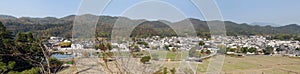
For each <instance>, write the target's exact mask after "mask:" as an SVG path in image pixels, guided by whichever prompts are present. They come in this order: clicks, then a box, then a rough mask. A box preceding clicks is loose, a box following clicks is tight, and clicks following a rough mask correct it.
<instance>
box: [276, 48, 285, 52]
mask: <svg viewBox="0 0 300 74" xmlns="http://www.w3.org/2000/svg"><path fill="white" fill-rule="evenodd" d="M283 50H284V49H281V48H277V49H276V51H277V52H280V51H283Z"/></svg>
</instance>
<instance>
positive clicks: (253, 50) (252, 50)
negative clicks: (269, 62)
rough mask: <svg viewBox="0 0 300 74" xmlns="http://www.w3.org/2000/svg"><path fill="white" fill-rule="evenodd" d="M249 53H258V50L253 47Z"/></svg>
mask: <svg viewBox="0 0 300 74" xmlns="http://www.w3.org/2000/svg"><path fill="white" fill-rule="evenodd" d="M248 52H250V53H254V52H255V53H256V52H257V49H256V48H254V47H251V48H249V49H248Z"/></svg>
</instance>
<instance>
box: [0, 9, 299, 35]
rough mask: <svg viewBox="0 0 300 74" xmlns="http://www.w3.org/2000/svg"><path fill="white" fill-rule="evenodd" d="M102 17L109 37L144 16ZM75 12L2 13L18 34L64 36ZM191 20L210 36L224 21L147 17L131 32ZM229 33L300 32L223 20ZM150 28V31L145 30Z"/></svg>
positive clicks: (155, 31) (166, 30)
mask: <svg viewBox="0 0 300 74" xmlns="http://www.w3.org/2000/svg"><path fill="white" fill-rule="evenodd" d="M80 16H95V15H89V14H87V15H80ZM97 17H100V19H99V21H98V24H97V33H98V36H103V37H107V36H109V35H110V33H111V30H112V27H113V24H114V23H115V21H116V20H117V19H122V20H123V21H122V22H121V23H122V24H125V25H128V26H130V25H131V24H133V23H136V22H140V21H145V20H132V19H129V18H126V17H112V16H97ZM74 18H75V15H70V16H66V17H63V18H55V17H45V18H31V17H20V18H16V17H13V16H9V15H0V21H1V22H2V23H3V24H4V25H5V26H6V27H7V29H8V30H10V31H11V32H13V34H16V33H17V32H28V31H31V32H33V33H34V34H35V35H36V36H63V37H71V34H72V33H71V32H72V23H73V20H74ZM188 20H189V21H191V23H192V24H193V26H194V28H195V30H196V32H197V34H198V35H199V36H208V35H209V28H208V26H207V23H206V22H215V23H218V22H221V21H202V20H199V19H194V18H187V19H184V20H182V21H178V22H168V21H165V20H160V21H145V22H143V23H141V24H139V26H138V27H136V28H135V29H134V31H133V32H132V36H151V35H162V36H173V35H175V32H174V31H173V30H172V29H171V28H170V27H169V26H167V24H170V25H176V26H177V27H186V25H185V24H184V23H183V22H186V21H188ZM224 23H225V26H226V30H227V31H226V32H227V35H274V34H292V35H299V34H300V26H299V25H297V24H290V25H286V26H281V27H272V26H257V25H256V26H253V25H249V24H238V23H235V22H231V21H224ZM145 31H147V32H145Z"/></svg>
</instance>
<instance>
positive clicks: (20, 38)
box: [0, 22, 62, 74]
mask: <svg viewBox="0 0 300 74" xmlns="http://www.w3.org/2000/svg"><path fill="white" fill-rule="evenodd" d="M41 42H42V41H40V40H39V39H35V38H34V36H33V34H32V33H30V32H29V33H22V32H19V33H18V34H17V35H16V36H13V35H12V34H11V32H9V31H7V30H6V27H4V25H3V24H2V23H1V22H0V72H1V74H3V73H4V74H38V73H43V74H50V73H55V72H57V71H58V68H59V67H60V66H61V64H62V63H61V62H60V61H58V60H57V59H55V58H50V53H49V52H47V50H45V49H44V47H43V45H42V43H41Z"/></svg>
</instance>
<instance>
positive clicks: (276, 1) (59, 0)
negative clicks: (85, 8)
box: [0, 0, 300, 26]
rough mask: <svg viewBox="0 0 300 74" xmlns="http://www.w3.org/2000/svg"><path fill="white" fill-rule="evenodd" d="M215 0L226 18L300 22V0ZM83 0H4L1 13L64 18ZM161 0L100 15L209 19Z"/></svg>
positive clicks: (174, 0)
mask: <svg viewBox="0 0 300 74" xmlns="http://www.w3.org/2000/svg"><path fill="white" fill-rule="evenodd" d="M148 1H149V0H148ZM150 1H154V0H150ZM215 1H216V4H217V5H218V7H219V9H220V12H221V15H222V16H223V19H224V20H226V21H234V22H237V23H254V22H261V23H273V24H276V25H274V26H278V25H280V26H281V25H287V24H300V14H299V13H300V10H299V9H300V4H299V3H300V0H215ZM81 2H83V1H81V0H1V2H0V14H2V15H12V16H15V17H48V16H50V17H58V18H61V17H65V16H68V15H72V14H77V12H78V9H79V8H80V6H81ZM160 2H163V3H160ZM160 2H156V3H155V2H148V3H147V2H145V1H143V0H112V1H111V2H110V3H109V4H108V5H107V7H106V8H105V9H104V11H103V13H99V14H96V15H110V16H126V17H129V18H133V19H134V18H137V19H143V17H141V16H145V18H144V19H163V20H169V21H178V20H180V19H183V18H184V17H183V16H185V17H187V18H198V19H201V20H205V18H204V17H203V16H202V13H201V12H200V11H199V10H198V9H197V7H196V6H195V5H193V3H192V1H190V0H161V1H160ZM143 3H144V4H143ZM100 4H101V3H100ZM94 8H97V7H94ZM148 14H149V15H148ZM154 15H157V17H152V16H154ZM159 16H161V17H159ZM162 17H166V18H162ZM172 18H174V19H172Z"/></svg>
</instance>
